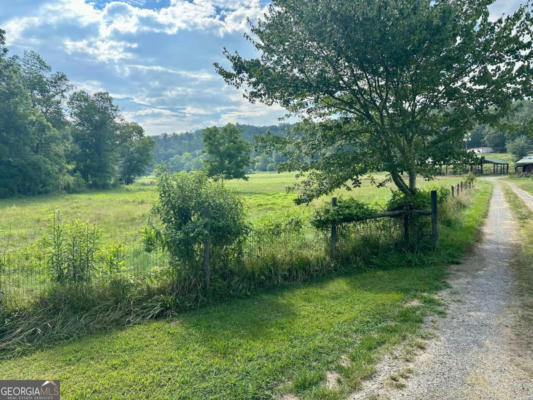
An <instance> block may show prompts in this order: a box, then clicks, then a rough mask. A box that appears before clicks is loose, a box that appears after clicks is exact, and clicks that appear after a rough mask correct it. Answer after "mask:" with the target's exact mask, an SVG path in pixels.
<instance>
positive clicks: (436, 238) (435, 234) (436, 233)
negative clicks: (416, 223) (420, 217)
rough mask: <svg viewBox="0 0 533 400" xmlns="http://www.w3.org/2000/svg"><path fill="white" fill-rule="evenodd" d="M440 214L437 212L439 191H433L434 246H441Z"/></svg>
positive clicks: (432, 223)
mask: <svg viewBox="0 0 533 400" xmlns="http://www.w3.org/2000/svg"><path fill="white" fill-rule="evenodd" d="M437 223H438V214H437V191H436V190H432V191H431V233H432V237H433V248H434V249H438V248H439V229H438V226H437Z"/></svg>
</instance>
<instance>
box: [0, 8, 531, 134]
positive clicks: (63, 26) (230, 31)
mask: <svg viewBox="0 0 533 400" xmlns="http://www.w3.org/2000/svg"><path fill="white" fill-rule="evenodd" d="M523 1H524V0H497V1H496V2H495V3H494V4H493V6H492V7H491V12H492V16H493V17H497V16H500V15H501V14H502V13H511V12H512V11H513V10H515V9H516V8H517V7H518V5H519V4H520V3H521V2H523ZM268 2H269V0H120V1H109V0H0V28H2V29H4V30H5V31H6V34H7V46H8V49H9V51H10V52H11V54H18V55H22V54H23V52H24V50H34V51H36V52H38V53H39V54H40V55H41V56H42V57H43V58H44V59H45V60H46V61H47V62H48V63H49V64H50V65H51V66H52V67H53V69H54V71H62V72H65V73H66V74H67V76H68V77H69V79H70V80H71V82H72V83H73V84H74V85H75V86H76V87H77V88H78V89H83V90H87V91H88V92H90V93H93V92H96V91H101V90H105V91H108V92H109V93H110V94H111V95H112V96H113V98H114V99H115V103H116V104H117V105H118V106H119V107H120V109H121V111H122V114H123V115H124V117H125V118H126V119H128V120H130V121H135V122H138V123H139V124H141V125H142V126H143V127H144V129H145V131H146V133H147V134H149V135H157V134H161V133H164V132H167V133H171V132H185V131H190V130H195V129H201V128H205V127H207V126H213V125H223V124H226V123H228V122H231V123H247V124H254V125H271V124H277V123H279V118H280V117H282V116H283V115H285V112H284V110H283V109H281V108H279V107H277V106H272V107H267V106H265V105H261V104H250V103H249V102H248V101H247V100H246V99H244V98H243V97H242V93H241V92H239V91H238V90H237V89H235V88H234V87H231V86H227V85H226V84H225V83H224V81H223V80H222V78H221V77H220V76H218V75H217V74H216V72H215V69H214V67H213V63H214V62H221V63H224V61H225V60H224V57H223V55H222V49H223V48H224V47H227V48H228V49H229V50H230V51H238V52H239V53H241V54H242V55H244V56H252V55H254V51H253V48H252V46H251V45H250V43H248V42H247V41H246V40H245V39H244V37H243V34H244V33H245V32H248V30H249V24H248V23H247V21H248V20H251V21H255V20H257V19H258V18H260V16H261V15H263V13H264V11H265V7H266V6H267V3H268Z"/></svg>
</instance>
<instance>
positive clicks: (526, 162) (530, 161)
mask: <svg viewBox="0 0 533 400" xmlns="http://www.w3.org/2000/svg"><path fill="white" fill-rule="evenodd" d="M529 164H533V155H530V156H526V157H524V158H522V159H521V160H519V161H517V162H516V164H515V165H516V166H517V167H521V166H523V165H529Z"/></svg>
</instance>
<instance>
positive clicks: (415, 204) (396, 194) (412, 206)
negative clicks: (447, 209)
mask: <svg viewBox="0 0 533 400" xmlns="http://www.w3.org/2000/svg"><path fill="white" fill-rule="evenodd" d="M432 190H437V203H438V204H444V203H446V202H447V201H448V199H449V197H450V194H451V192H450V189H448V188H445V187H443V186H439V187H438V188H436V189H430V190H417V191H416V192H415V193H414V194H408V195H406V194H405V193H402V192H400V191H398V190H395V191H393V192H392V197H391V199H390V200H389V201H388V203H387V210H389V211H396V210H425V211H429V210H430V207H431V191H432Z"/></svg>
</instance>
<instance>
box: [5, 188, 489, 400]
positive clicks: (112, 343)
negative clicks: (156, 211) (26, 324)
mask: <svg viewBox="0 0 533 400" xmlns="http://www.w3.org/2000/svg"><path fill="white" fill-rule="evenodd" d="M479 187H480V189H479V190H478V191H476V192H470V193H472V194H471V195H470V196H472V200H471V204H470V207H469V208H466V209H464V210H462V211H461V213H462V214H463V217H464V218H463V221H464V222H463V223H462V225H461V226H453V227H446V226H443V227H442V228H441V238H442V239H441V249H440V250H439V251H437V252H434V253H430V254H427V255H425V256H424V258H423V259H422V260H423V263H422V264H423V265H421V263H420V259H418V260H416V262H415V258H416V257H414V258H413V257H411V256H410V257H403V256H401V255H397V256H396V257H394V258H393V259H391V260H390V262H389V263H388V264H387V265H383V267H382V268H377V269H373V270H356V271H353V273H352V274H350V275H347V276H341V277H337V278H331V279H327V280H323V281H320V282H314V283H309V284H306V285H299V286H293V287H289V288H284V289H279V290H275V291H269V292H264V293H262V294H258V295H255V296H253V297H251V298H248V299H240V300H234V301H231V302H227V303H223V304H219V305H215V306H210V307H207V308H205V309H201V310H198V311H194V312H189V313H186V314H183V315H181V316H180V317H179V318H176V319H173V320H162V321H157V322H151V323H145V324H143V325H140V326H135V327H129V328H126V329H121V330H112V331H109V332H105V333H102V334H98V335H93V336H90V337H86V338H83V339H79V340H75V341H71V342H69V343H66V344H60V345H55V346H53V347H49V348H47V349H45V350H41V351H37V352H34V353H33V354H29V355H27V356H23V357H19V358H15V359H11V360H5V361H2V362H1V363H0V377H2V379H31V378H36V379H37V378H38V379H60V380H61V387H62V395H63V398H65V399H83V398H87V399H109V398H150V399H165V398H169V399H207V398H209V399H269V398H272V397H275V396H276V395H277V394H280V393H286V392H291V393H296V394H298V395H299V397H300V398H302V399H303V398H320V399H325V398H340V397H341V396H343V395H346V394H347V393H348V392H349V391H351V390H353V389H354V388H356V387H357V385H358V384H359V383H360V380H361V378H362V377H365V376H368V375H369V374H371V373H372V371H373V365H374V364H375V363H376V361H377V359H378V358H379V354H380V352H381V351H382V350H384V349H387V348H389V346H392V345H394V344H396V343H398V342H400V341H402V340H404V339H406V338H407V337H409V336H410V335H414V334H416V333H417V332H418V331H419V329H420V325H421V322H422V320H423V317H424V315H426V314H427V313H428V312H431V311H435V308H436V305H435V301H434V299H433V297H432V296H431V295H432V294H434V293H435V292H436V291H437V290H439V289H440V288H441V287H442V286H443V284H444V278H445V276H446V269H445V268H444V265H445V264H446V263H447V262H450V261H451V260H456V259H458V258H459V257H460V256H461V255H462V254H463V252H464V251H465V249H466V248H467V247H468V246H469V245H471V244H472V243H473V242H474V241H475V240H476V237H477V232H478V228H479V226H480V224H481V222H482V221H483V219H484V216H485V215H486V212H487V208H488V200H489V198H490V192H491V186H490V185H489V184H487V183H480V184H479ZM413 298H417V299H419V302H417V303H412V302H410V300H412V299H413ZM413 304H414V305H413ZM343 356H344V357H346V361H347V362H342V360H343ZM328 371H337V372H338V373H339V375H340V377H341V385H340V387H339V388H338V389H335V390H331V389H328V388H326V386H325V376H326V373H327V372H328Z"/></svg>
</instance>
